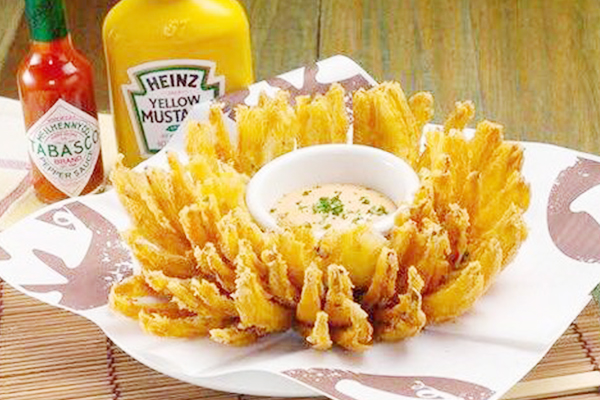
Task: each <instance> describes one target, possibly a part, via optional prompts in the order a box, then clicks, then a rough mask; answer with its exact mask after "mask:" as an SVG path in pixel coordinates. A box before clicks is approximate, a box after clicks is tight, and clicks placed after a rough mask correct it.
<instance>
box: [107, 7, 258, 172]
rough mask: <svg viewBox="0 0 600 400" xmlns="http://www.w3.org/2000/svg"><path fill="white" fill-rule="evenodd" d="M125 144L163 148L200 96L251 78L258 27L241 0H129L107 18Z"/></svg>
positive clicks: (131, 158) (132, 160)
mask: <svg viewBox="0 0 600 400" xmlns="http://www.w3.org/2000/svg"><path fill="white" fill-rule="evenodd" d="M103 40H104V50H105V55H106V63H107V68H108V75H109V81H110V95H111V96H110V97H111V108H112V112H113V117H114V122H115V129H116V134H117V140H118V144H119V151H120V152H121V153H123V154H124V156H125V160H124V161H125V164H126V165H128V166H133V165H135V164H137V163H139V162H140V161H142V160H144V159H146V158H148V157H150V156H151V155H153V154H155V153H157V152H158V151H159V150H160V149H161V148H162V147H163V146H164V145H165V144H166V143H167V141H168V140H169V139H170V138H171V136H172V135H173V133H174V132H175V131H176V130H177V128H178V126H179V125H180V124H181V122H182V121H183V119H184V118H185V116H186V115H187V114H188V112H189V111H190V109H191V107H192V106H193V105H194V104H197V103H199V102H202V101H205V100H210V99H213V98H215V97H217V96H220V95H222V94H224V93H225V91H227V92H230V91H235V90H238V89H242V88H245V87H247V86H248V85H250V84H251V83H252V81H253V79H254V78H253V72H252V57H251V50H250V32H249V26H248V20H247V17H246V14H245V12H244V10H243V8H242V6H241V5H240V4H239V3H238V2H237V1H235V0H121V1H120V2H119V3H117V5H115V6H114V7H113V8H112V9H111V10H110V12H109V13H108V15H107V16H106V19H105V20H104V28H103Z"/></svg>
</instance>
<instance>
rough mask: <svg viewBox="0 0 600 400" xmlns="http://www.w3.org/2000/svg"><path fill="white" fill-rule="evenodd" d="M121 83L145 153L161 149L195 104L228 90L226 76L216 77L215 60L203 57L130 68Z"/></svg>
mask: <svg viewBox="0 0 600 400" xmlns="http://www.w3.org/2000/svg"><path fill="white" fill-rule="evenodd" d="M127 73H128V75H129V81H130V82H129V84H126V85H122V90H123V96H124V98H125V103H126V104H127V108H128V110H129V118H130V120H131V124H132V126H133V129H134V131H135V132H136V135H137V139H138V144H139V147H140V149H141V152H142V153H145V154H146V155H147V156H149V155H151V154H154V153H157V152H158V151H159V150H160V149H162V148H163V147H164V146H165V145H166V144H167V142H168V141H169V139H170V138H171V136H173V133H174V132H175V131H176V130H177V128H178V127H179V125H180V124H181V122H182V121H183V120H184V118H185V117H186V116H187V114H188V112H189V111H190V109H191V108H192V106H193V105H195V104H198V103H200V102H203V101H207V100H212V99H214V98H216V97H218V96H220V95H221V94H223V93H224V91H225V78H224V77H223V76H215V63H214V62H212V61H202V60H165V61H152V62H148V63H145V64H141V65H137V66H135V67H132V68H130V69H128V70H127Z"/></svg>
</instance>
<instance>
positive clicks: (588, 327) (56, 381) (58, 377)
mask: <svg viewBox="0 0 600 400" xmlns="http://www.w3.org/2000/svg"><path fill="white" fill-rule="evenodd" d="M599 358H600V313H599V310H598V308H597V306H596V304H595V303H594V302H591V303H590V304H589V305H588V306H587V307H586V308H585V310H584V311H583V312H582V313H581V314H580V315H579V317H578V318H577V319H576V320H575V321H574V322H573V323H572V324H571V326H570V327H569V328H568V329H567V331H566V332H565V333H564V335H563V336H562V337H561V338H560V339H559V340H558V341H557V342H556V344H555V345H554V347H552V349H551V350H550V351H549V352H548V354H547V355H546V356H545V357H544V359H543V360H542V361H541V362H540V363H539V364H538V365H537V366H536V368H535V369H533V370H532V371H531V372H530V373H529V374H528V375H527V376H526V377H525V379H524V380H523V381H522V382H521V383H519V384H518V385H517V386H515V388H514V389H513V390H512V391H511V392H509V393H508V394H507V396H506V398H507V399H513V400H517V399H518V400H524V399H534V398H535V399H547V398H556V397H559V396H560V398H561V399H563V400H591V399H595V400H599V399H600V394H599V392H598V387H599V386H600V368H599V366H598V359H599ZM54 399H60V400H63V399H64V400H67V399H86V400H96V399H97V400H104V399H106V400H108V399H113V400H175V399H177V400H183V399H185V400H194V399H215V400H225V399H237V400H242V399H243V400H251V399H252V400H267V398H266V397H254V396H241V395H234V394H228V393H222V392H216V391H213V390H209V389H204V388H200V387H196V386H193V385H189V384H187V383H183V382H180V381H178V380H175V379H172V378H169V377H166V376H164V375H162V374H160V373H158V372H156V371H154V370H151V369H149V368H147V367H145V366H144V365H142V364H140V363H138V362H137V361H135V360H134V359H132V358H131V357H129V356H128V355H126V354H125V353H123V352H122V351H121V350H120V349H119V348H117V346H116V345H114V344H113V343H112V342H111V341H110V340H108V339H107V338H106V336H104V334H103V333H102V332H101V331H100V329H98V328H97V327H96V326H95V325H94V324H92V323H91V322H89V321H87V320H86V319H84V318H82V317H79V316H77V315H74V314H71V313H69V312H67V311H64V310H60V309H57V308H55V307H52V306H50V305H47V304H45V303H42V302H40V301H37V300H35V299H33V298H30V297H27V296H25V295H23V294H21V293H19V292H17V291H16V290H15V289H13V288H12V287H10V286H9V285H7V284H6V283H4V282H2V281H1V280H0V400H54ZM271 400H274V399H272V398H271Z"/></svg>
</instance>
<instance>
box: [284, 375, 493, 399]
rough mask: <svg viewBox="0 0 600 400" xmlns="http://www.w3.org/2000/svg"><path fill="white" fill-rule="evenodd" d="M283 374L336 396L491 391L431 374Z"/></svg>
mask: <svg viewBox="0 0 600 400" xmlns="http://www.w3.org/2000/svg"><path fill="white" fill-rule="evenodd" d="M283 373H284V374H285V375H287V376H289V377H291V378H293V379H295V380H297V381H299V382H302V383H304V384H306V385H308V386H310V387H313V388H315V389H317V390H319V391H321V392H323V393H326V394H327V396H329V397H331V398H332V399H337V400H367V399H381V398H385V399H386V400H396V399H397V400H405V399H406V398H407V397H409V398H415V399H439V400H459V399H460V400H486V399H488V398H490V397H491V396H492V395H493V394H494V392H493V391H492V390H490V389H488V388H486V387H483V386H481V385H476V384H473V383H470V382H465V381H460V380H456V379H450V378H441V377H431V376H422V377H421V376H388V375H370V374H362V373H354V372H350V371H344V370H339V369H324V368H311V369H293V370H288V371H284V372H283Z"/></svg>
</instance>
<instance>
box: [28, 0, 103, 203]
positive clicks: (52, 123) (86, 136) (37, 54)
mask: <svg viewBox="0 0 600 400" xmlns="http://www.w3.org/2000/svg"><path fill="white" fill-rule="evenodd" d="M25 15H26V18H27V22H28V25H29V31H30V36H31V45H30V49H29V53H28V54H27V56H26V57H25V58H24V59H23V60H22V62H21V64H20V67H19V70H18V73H17V81H18V88H19V97H20V99H21V104H22V106H23V115H24V118H25V127H26V129H27V137H28V139H29V144H28V147H29V158H30V161H31V176H32V183H33V187H34V189H35V192H36V195H37V197H38V198H39V199H40V200H42V201H43V202H46V203H51V202H55V201H58V200H62V199H65V198H67V197H74V196H79V195H83V194H87V193H91V192H95V191H98V190H100V189H101V188H102V187H103V184H104V169H103V165H102V156H101V151H100V131H99V127H98V117H97V112H96V102H95V99H94V89H93V82H92V78H93V73H92V67H91V64H90V63H89V61H88V60H87V59H86V58H85V57H84V56H83V55H82V54H81V53H79V52H78V51H77V50H76V49H75V48H74V46H73V43H72V41H71V37H70V35H69V31H68V29H67V24H66V20H65V10H64V4H63V0H26V1H25Z"/></svg>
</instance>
